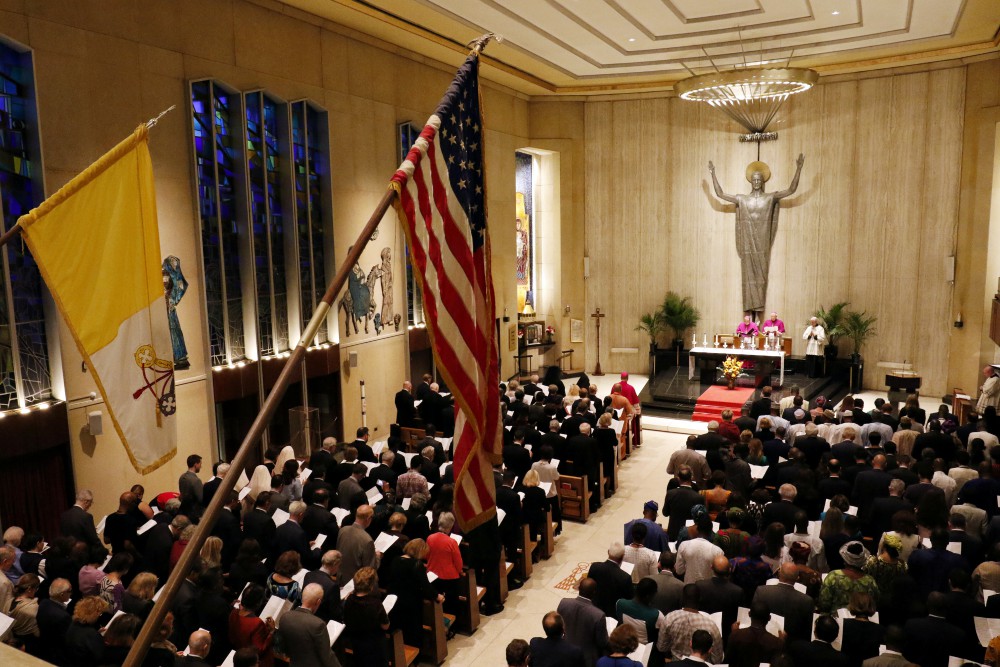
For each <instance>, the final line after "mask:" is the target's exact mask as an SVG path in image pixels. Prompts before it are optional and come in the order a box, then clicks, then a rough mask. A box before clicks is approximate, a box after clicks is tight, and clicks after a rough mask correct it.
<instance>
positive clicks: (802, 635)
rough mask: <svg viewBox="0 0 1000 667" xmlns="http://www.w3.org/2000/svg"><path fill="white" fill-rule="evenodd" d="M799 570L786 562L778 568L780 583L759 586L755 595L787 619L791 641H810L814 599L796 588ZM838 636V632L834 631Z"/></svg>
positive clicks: (786, 630)
mask: <svg viewBox="0 0 1000 667" xmlns="http://www.w3.org/2000/svg"><path fill="white" fill-rule="evenodd" d="M798 577H799V571H798V568H797V567H796V566H795V564H794V563H785V564H784V565H782V566H781V568H780V569H779V570H778V584H777V585H775V586H758V587H757V592H756V593H755V594H754V596H753V601H754V602H763V603H764V604H766V605H767V608H768V609H769V610H770V611H771V613H773V614H777V615H778V616H783V617H784V619H785V632H786V633H787V634H788V638H789V641H795V640H801V641H809V626H810V625H811V623H812V617H813V608H814V607H815V604H814V603H813V599H812V598H811V597H809V596H808V595H806V594H805V593H800V592H799V591H797V590H795V588H794V584H795V582H796V581H797V580H798ZM834 637H835V638H836V633H834Z"/></svg>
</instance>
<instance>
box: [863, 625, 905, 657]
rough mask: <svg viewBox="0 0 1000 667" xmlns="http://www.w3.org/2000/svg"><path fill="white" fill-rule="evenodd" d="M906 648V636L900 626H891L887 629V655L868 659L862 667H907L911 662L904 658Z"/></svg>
mask: <svg viewBox="0 0 1000 667" xmlns="http://www.w3.org/2000/svg"><path fill="white" fill-rule="evenodd" d="M905 647H906V634H905V633H904V632H903V628H901V627H900V626H898V625H890V626H889V627H887V628H886V629H885V653H883V654H882V655H878V656H875V657H874V658H868V659H867V660H865V661H864V662H862V663H861V667H906V666H907V665H909V664H910V661H909V660H907V659H906V658H904V657H903V649H904V648H905Z"/></svg>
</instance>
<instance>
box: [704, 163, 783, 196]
mask: <svg viewBox="0 0 1000 667" xmlns="http://www.w3.org/2000/svg"><path fill="white" fill-rule="evenodd" d="M708 170H709V171H710V172H711V173H712V185H713V186H715V196H716V197H718V198H719V199H722V200H724V201H727V202H729V203H730V204H736V203H738V200H737V199H736V197H734V196H733V195H727V194H726V193H725V192H723V191H722V186H721V185H719V179H718V178H716V176H715V165H714V164H712V161H711V160H709V161H708ZM796 182H798V177H797V176H796Z"/></svg>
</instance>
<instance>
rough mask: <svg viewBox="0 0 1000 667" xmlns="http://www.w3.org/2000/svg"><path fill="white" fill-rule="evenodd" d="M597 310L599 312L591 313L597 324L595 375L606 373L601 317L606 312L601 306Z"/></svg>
mask: <svg viewBox="0 0 1000 667" xmlns="http://www.w3.org/2000/svg"><path fill="white" fill-rule="evenodd" d="M596 310H597V312H595V313H591V315H590V316H591V317H593V318H594V324H596V325H597V365H596V366H594V375H604V371H602V370H601V318H602V317H604V313H602V312H601V309H600V308H597V309H596Z"/></svg>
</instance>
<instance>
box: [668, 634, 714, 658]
mask: <svg viewBox="0 0 1000 667" xmlns="http://www.w3.org/2000/svg"><path fill="white" fill-rule="evenodd" d="M713 641H714V640H713V639H712V635H711V634H709V633H708V632H707V631H705V630H695V631H694V632H692V633H691V654H690V655H688V656H685V657H683V658H681V659H680V660H674V661H673V662H671V663H670V664H671V665H684V667H703V666H704V665H707V664H711V662H709V661H710V660H711V658H710V654H711V653H712V642H713Z"/></svg>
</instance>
